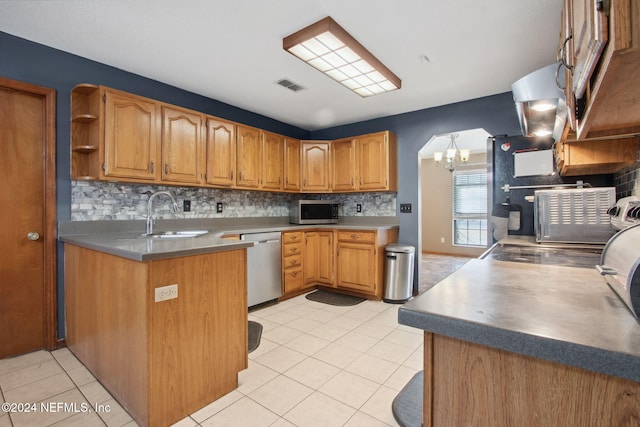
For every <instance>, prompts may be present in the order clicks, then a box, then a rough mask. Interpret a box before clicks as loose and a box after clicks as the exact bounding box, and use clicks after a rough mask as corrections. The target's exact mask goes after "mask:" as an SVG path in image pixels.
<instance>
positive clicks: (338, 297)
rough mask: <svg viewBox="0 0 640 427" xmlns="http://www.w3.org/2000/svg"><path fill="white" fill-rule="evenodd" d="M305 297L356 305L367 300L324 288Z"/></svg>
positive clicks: (342, 304) (341, 304)
mask: <svg viewBox="0 0 640 427" xmlns="http://www.w3.org/2000/svg"><path fill="white" fill-rule="evenodd" d="M305 297H306V298H307V299H308V300H310V301H315V302H321V303H324V304H331V305H340V306H348V305H356V304H360V303H361V302H362V301H364V300H365V298H360V297H354V296H351V295H343V294H339V293H336V292H329V291H325V290H322V289H318V290H317V291H315V292H311V293H310V294H307V295H305Z"/></svg>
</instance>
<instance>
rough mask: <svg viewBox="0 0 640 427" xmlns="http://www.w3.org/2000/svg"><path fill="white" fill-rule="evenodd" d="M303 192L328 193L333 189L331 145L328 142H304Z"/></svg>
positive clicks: (302, 149)
mask: <svg viewBox="0 0 640 427" xmlns="http://www.w3.org/2000/svg"><path fill="white" fill-rule="evenodd" d="M301 151H302V191H311V192H314V191H316V192H321V193H323V192H327V191H329V190H330V189H331V181H330V179H329V178H330V177H331V163H329V161H330V144H329V142H327V141H304V142H302V148H301Z"/></svg>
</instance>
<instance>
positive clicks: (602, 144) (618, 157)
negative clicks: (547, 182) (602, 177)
mask: <svg viewBox="0 0 640 427" xmlns="http://www.w3.org/2000/svg"><path fill="white" fill-rule="evenodd" d="M638 142H639V138H638V137H637V136H636V137H631V138H622V139H615V140H604V141H598V140H591V141H577V142H560V141H559V142H557V143H556V144H555V158H556V165H557V168H558V171H559V172H560V175H562V176H577V175H598V174H610V173H614V172H617V171H619V170H620V169H622V168H624V167H625V166H629V165H631V164H633V163H635V161H636V159H637V157H638V148H639V147H640V145H639V144H638Z"/></svg>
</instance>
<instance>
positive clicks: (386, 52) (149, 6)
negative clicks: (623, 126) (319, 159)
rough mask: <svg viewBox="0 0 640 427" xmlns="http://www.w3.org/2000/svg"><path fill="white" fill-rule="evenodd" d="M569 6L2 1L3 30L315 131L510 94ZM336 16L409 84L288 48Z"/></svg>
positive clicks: (327, 0)
mask: <svg viewBox="0 0 640 427" xmlns="http://www.w3.org/2000/svg"><path fill="white" fill-rule="evenodd" d="M561 7H562V0H517V1H514V0H483V1H479V0H455V1H451V0H449V1H447V0H400V1H397V2H390V1H382V0H322V1H320V0H315V1H314V0H269V1H264V0H245V1H243V0H182V1H175V0H171V1H169V0H153V1H152V0H126V1H125V0H111V1H104V0H103V1H100V0H30V1H16V0H0V10H2V12H1V13H0V31H3V32H6V33H9V34H13V35H16V36H19V37H22V38H25V39H28V40H32V41H35V42H37V43H41V44H44V45H47V46H51V47H54V48H57V49H60V50H63V51H67V52H71V53H74V54H77V55H80V56H83V57H86V58H89V59H92V60H95V61H98V62H102V63H105V64H109V65H112V66H114V67H117V68H121V69H123V70H126V71H130V72H133V73H136V74H139V75H142V76H145V77H149V78H152V79H154V80H158V81H160V82H163V83H167V84H170V85H173V86H176V87H179V88H182V89H185V90H188V91H191V92H195V93H198V94H201V95H204V96H206V97H209V98H214V99H217V100H219V101H222V102H226V103H228V104H231V105H235V106H237V107H241V108H244V109H247V110H250V111H253V112H256V113H259V114H263V115H265V116H268V117H271V118H274V119H277V120H281V121H283V122H285V123H289V124H292V125H295V126H299V127H301V128H304V129H308V130H315V129H321V128H327V127H331V126H336V125H341V124H346V123H353V122H357V121H362V120H367V119H372V118H377V117H383V116H388V115H393V114H399V113H403V112H408V111H415V110H420V109H424V108H429V107H434V106H438V105H445V104H449V103H454V102H458V101H464V100H467V99H473V98H478V97H482V96H487V95H493V94H497V93H503V92H508V91H510V90H511V83H513V82H514V81H516V80H517V79H518V78H520V77H522V76H524V75H525V74H528V73H529V72H531V71H534V70H536V69H538V68H541V67H543V66H545V65H548V64H551V63H552V62H555V57H556V46H557V42H558V36H559V29H560V11H561ZM325 16H331V17H332V18H333V19H334V20H336V21H337V22H338V23H339V24H340V25H341V26H342V27H344V28H345V29H346V30H347V31H348V32H349V33H351V35H352V36H354V37H355V38H356V39H357V40H358V41H359V42H360V43H361V44H362V45H364V46H365V47H366V48H367V49H368V50H369V51H370V52H372V53H373V54H374V55H375V56H377V57H378V59H380V60H381V61H382V62H383V63H384V64H385V65H386V66H387V67H388V68H389V69H391V70H392V71H393V72H394V73H395V74H396V75H398V76H399V77H400V79H402V89H400V90H397V91H394V92H390V93H386V94H382V95H378V96H374V97H370V98H361V97H360V96H358V95H356V94H354V93H352V92H351V91H349V90H347V89H345V88H344V87H343V86H341V85H340V84H339V83H337V82H335V81H333V80H331V79H330V78H328V77H326V76H324V75H322V74H321V73H319V72H318V71H316V70H315V69H313V68H312V67H310V66H309V65H306V64H304V63H302V62H301V61H300V60H298V59H296V58H295V57H294V56H292V55H291V54H289V53H287V52H285V51H284V50H283V49H282V38H283V37H285V36H287V35H289V34H291V33H293V32H295V31H297V30H299V29H301V28H303V27H306V26H307V25H309V24H311V23H313V22H315V21H317V20H319V19H321V18H324V17H325ZM425 56H426V57H428V60H427V59H425ZM2 60H3V61H4V60H10V59H8V58H2ZM281 78H287V79H289V80H292V81H293V82H295V83H297V84H299V85H301V86H303V87H305V88H306V89H305V90H303V91H300V92H297V93H295V92H292V91H290V90H288V89H285V88H283V87H281V86H279V85H277V84H276V83H275V82H276V81H278V80H280V79H281ZM79 83H80V82H79ZM92 83H101V82H92ZM514 108H515V107H514Z"/></svg>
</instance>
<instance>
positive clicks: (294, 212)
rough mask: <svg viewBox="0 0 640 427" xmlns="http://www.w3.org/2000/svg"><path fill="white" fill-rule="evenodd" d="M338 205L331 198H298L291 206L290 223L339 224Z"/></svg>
mask: <svg viewBox="0 0 640 427" xmlns="http://www.w3.org/2000/svg"><path fill="white" fill-rule="evenodd" d="M338 206H339V204H338V203H336V202H332V201H330V200H296V201H295V202H291V205H290V206H289V223H291V224H337V223H338Z"/></svg>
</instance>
